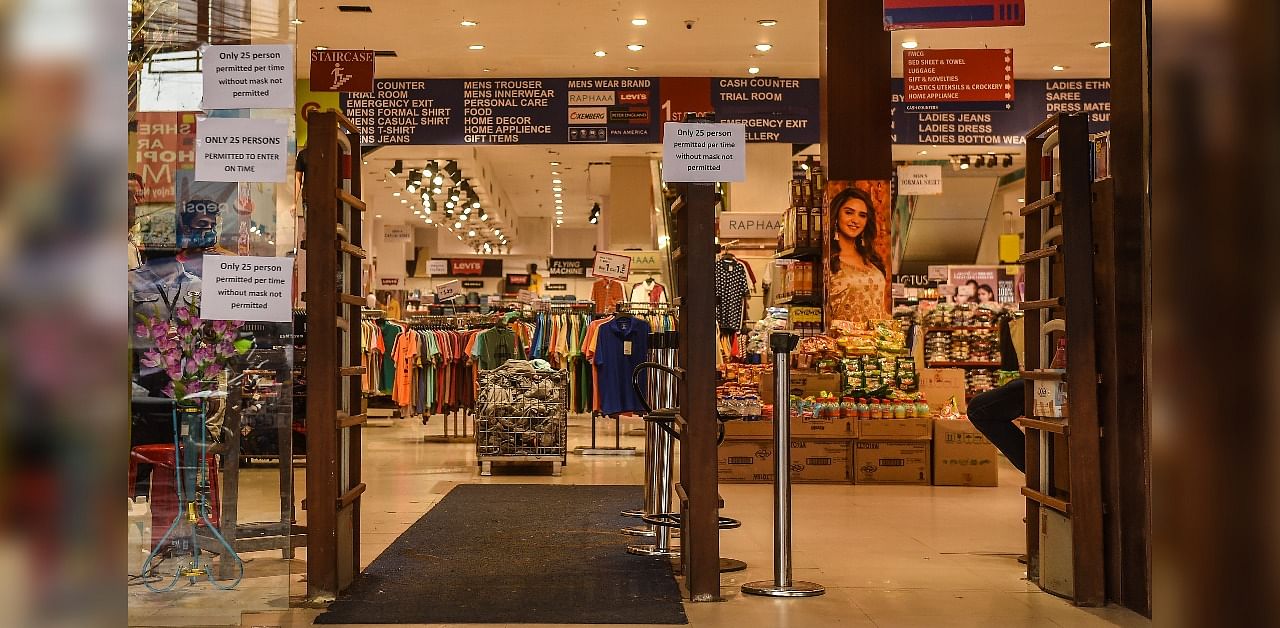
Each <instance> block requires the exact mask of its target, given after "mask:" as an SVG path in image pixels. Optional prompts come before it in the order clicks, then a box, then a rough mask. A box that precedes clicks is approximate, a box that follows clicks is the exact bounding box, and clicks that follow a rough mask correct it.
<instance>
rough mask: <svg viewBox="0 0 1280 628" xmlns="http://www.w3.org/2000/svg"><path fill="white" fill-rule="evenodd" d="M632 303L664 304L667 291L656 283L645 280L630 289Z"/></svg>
mask: <svg viewBox="0 0 1280 628" xmlns="http://www.w3.org/2000/svg"><path fill="white" fill-rule="evenodd" d="M631 302H632V303H650V304H656V303H666V302H667V289H666V288H665V287H664V286H663V285H662V284H660V283H658V282H656V281H649V280H645V281H642V282H640V283H638V284H636V285H634V286H632V287H631Z"/></svg>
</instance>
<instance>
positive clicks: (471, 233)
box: [467, 229, 476, 238]
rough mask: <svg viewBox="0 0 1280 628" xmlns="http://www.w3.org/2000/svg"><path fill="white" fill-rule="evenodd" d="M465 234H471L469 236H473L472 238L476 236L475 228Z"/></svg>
mask: <svg viewBox="0 0 1280 628" xmlns="http://www.w3.org/2000/svg"><path fill="white" fill-rule="evenodd" d="M467 235H469V236H471V237H473V238H474V237H476V230H475V229H472V230H470V231H468V232H467Z"/></svg>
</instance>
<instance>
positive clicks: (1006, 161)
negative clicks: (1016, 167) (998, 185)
mask: <svg viewBox="0 0 1280 628" xmlns="http://www.w3.org/2000/svg"><path fill="white" fill-rule="evenodd" d="M1000 165H1001V166H1004V167H1005V168H1008V167H1009V166H1012V165H1013V155H1005V156H1004V159H1003V160H1002V161H1001V162H1000Z"/></svg>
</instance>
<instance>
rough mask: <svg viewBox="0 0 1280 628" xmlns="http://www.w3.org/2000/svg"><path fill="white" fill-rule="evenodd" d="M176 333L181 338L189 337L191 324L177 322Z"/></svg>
mask: <svg viewBox="0 0 1280 628" xmlns="http://www.w3.org/2000/svg"><path fill="white" fill-rule="evenodd" d="M178 335H179V336H181V337H182V338H190V337H191V326H190V325H187V324H185V323H178Z"/></svg>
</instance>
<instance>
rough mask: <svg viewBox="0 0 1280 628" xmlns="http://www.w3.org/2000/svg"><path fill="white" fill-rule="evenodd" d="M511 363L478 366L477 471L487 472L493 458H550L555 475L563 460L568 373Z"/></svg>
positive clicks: (490, 470)
mask: <svg viewBox="0 0 1280 628" xmlns="http://www.w3.org/2000/svg"><path fill="white" fill-rule="evenodd" d="M511 364H513V363H512V362H508V363H507V364H505V365H503V366H501V367H498V368H496V369H493V370H489V371H481V372H480V377H479V384H480V391H479V395H477V398H476V408H477V410H478V413H477V415H476V464H477V465H479V466H480V475H482V476H488V475H492V474H493V463H495V462H524V463H529V462H550V463H551V473H552V475H560V472H561V469H562V468H563V467H564V465H565V464H566V463H567V462H568V456H567V448H566V446H565V444H566V441H567V439H568V431H569V424H568V410H569V405H568V404H569V392H568V387H569V383H568V382H569V377H568V374H567V373H566V372H565V371H537V370H533V369H532V368H529V369H528V370H524V369H516V368H511ZM557 462H559V465H558V466H557V465H556V463H557Z"/></svg>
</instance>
